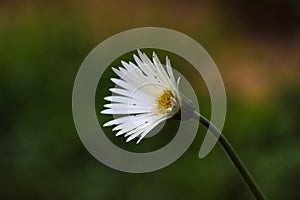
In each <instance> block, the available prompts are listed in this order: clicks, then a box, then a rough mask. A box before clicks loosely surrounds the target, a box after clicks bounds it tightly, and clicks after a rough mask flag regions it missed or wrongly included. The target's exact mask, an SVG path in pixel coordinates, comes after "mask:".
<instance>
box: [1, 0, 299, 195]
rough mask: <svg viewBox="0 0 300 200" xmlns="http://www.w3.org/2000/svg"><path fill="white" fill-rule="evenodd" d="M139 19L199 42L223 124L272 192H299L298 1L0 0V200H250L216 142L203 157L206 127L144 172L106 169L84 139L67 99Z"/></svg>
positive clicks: (138, 24)
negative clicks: (95, 59)
mask: <svg viewBox="0 0 300 200" xmlns="http://www.w3.org/2000/svg"><path fill="white" fill-rule="evenodd" d="M143 26H160V27H166V28H171V29H174V30H177V31H180V32H183V33H185V34H187V35H189V36H190V37H192V38H194V39H195V40H197V41H198V42H199V43H200V44H202V45H203V47H204V48H205V49H206V50H207V51H208V52H209V54H210V55H211V57H212V58H213V59H214V61H215V63H216V64H217V66H218V67H219V70H220V72H221V74H222V76H223V79H224V83H225V87H226V91H227V95H228V96H227V97H228V112H227V119H226V124H225V127H224V132H225V134H226V135H227V137H228V138H229V140H230V141H231V142H232V144H233V146H234V147H235V148H236V150H237V151H238V152H239V154H240V156H241V158H242V160H243V161H244V162H245V164H246V165H247V166H248V168H249V170H250V171H251V172H252V174H253V176H254V178H255V179H256V180H257V183H258V184H259V185H260V186H261V188H262V190H263V191H264V192H265V194H266V196H267V197H269V199H300V192H299V184H300V135H299V129H300V125H299V120H300V83H299V80H298V78H299V75H300V53H299V52H300V32H299V30H300V29H299V28H300V4H299V1H283V0H280V1H267V0H263V1H258V0H251V1H248V0H246V1H233V0H231V1H227V2H226V3H225V2H221V1H217V0H214V1H210V3H207V2H206V3H203V2H198V1H178V0H176V1H138V2H135V1H125V0H124V1H114V0H111V1H89V0H88V1H79V0H74V1H70V0H69V1H68V0H64V1H37V0H36V1H34V0H31V1H4V0H2V1H0V110H1V116H0V118H1V120H0V123H1V126H0V158H1V159H0V199H146V200H147V199H149V200H150V199H151V200H152V199H156V200H160V199H251V198H252V197H251V194H250V193H249V192H248V190H247V189H246V187H245V185H244V184H243V182H242V181H241V179H240V177H239V175H238V173H237V171H236V170H235V168H234V167H233V166H232V164H231V163H230V161H229V160H228V159H227V157H226V156H225V154H224V152H223V151H222V149H221V148H220V147H219V146H216V147H215V148H214V150H213V151H212V152H211V153H210V154H209V155H208V156H207V157H205V158H204V159H201V160H200V159H198V158H197V154H198V150H199V147H200V145H201V143H202V140H203V137H204V133H205V132H204V130H205V129H203V128H199V134H198V136H197V138H196V140H195V141H194V143H193V144H192V146H191V147H190V148H189V150H188V151H187V152H186V153H185V154H184V155H183V156H182V157H181V158H180V159H179V160H177V161H176V162H175V163H173V164H172V165H170V166H168V167H166V168H164V169H162V170H159V171H156V172H151V173H146V174H127V173H123V172H118V171H115V170H113V169H110V168H108V167H106V166H104V165H102V164H101V163H99V162H98V161H97V160H96V159H94V158H93V157H92V156H91V155H90V154H89V153H88V152H87V150H86V149H85V148H84V146H83V145H82V143H81V141H80V139H79V137H78V135H77V133H76V130H75V127H74V123H73V118H72V109H71V95H72V87H73V82H74V79H75V76H76V73H77V70H78V69H79V66H80V64H81V62H82V61H83V60H84V58H85V57H86V56H87V54H88V53H89V51H90V50H91V49H93V48H94V47H95V46H96V45H97V44H98V43H100V42H101V41H103V40H105V39H106V38H108V37H110V36H111V35H114V34H116V33H118V32H121V31H124V30H127V29H130V28H136V27H143ZM103 67H107V66H103ZM185 73H187V74H188V73H189V71H188V70H187V71H185ZM200 91H201V90H200ZM198 95H199V98H200V100H199V101H200V102H204V103H203V105H204V106H202V108H201V110H203V112H204V113H205V112H207V114H208V115H209V102H207V103H206V101H207V100H206V97H205V95H204V94H203V95H202V94H201V92H200V93H199V94H198ZM202 96H203V99H202V101H201V97H202ZM205 105H207V106H205ZM205 114H206V113H205ZM112 138H113V137H112ZM149 140H150V139H149Z"/></svg>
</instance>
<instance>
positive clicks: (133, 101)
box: [101, 50, 194, 144]
mask: <svg viewBox="0 0 300 200" xmlns="http://www.w3.org/2000/svg"><path fill="white" fill-rule="evenodd" d="M137 52H138V56H137V55H135V54H134V55H133V58H134V60H135V63H133V62H129V63H127V62H124V61H121V63H122V65H123V66H122V67H119V68H118V69H117V68H112V70H113V71H114V72H115V73H116V74H117V75H118V76H119V78H111V81H112V82H113V83H115V84H116V87H115V88H110V89H109V90H110V91H111V92H112V96H108V97H105V98H104V99H105V100H107V101H110V103H109V104H105V105H104V107H105V108H106V109H105V110H103V111H101V113H102V114H112V115H115V119H113V120H111V121H109V122H107V123H105V124H104V125H103V126H104V127H107V126H113V125H114V126H115V127H114V128H113V129H112V130H113V131H117V133H116V136H120V135H124V136H125V137H127V139H126V142H129V141H131V140H133V139H134V138H138V140H137V144H138V143H139V142H140V141H141V140H142V139H143V138H144V137H145V136H146V135H147V134H148V133H149V132H150V131H151V130H152V129H154V128H155V127H156V126H157V125H158V124H160V123H161V122H163V121H166V120H167V119H170V118H172V117H174V116H175V115H176V116H178V115H177V114H178V113H179V112H180V111H181V112H182V111H185V112H183V113H184V114H185V115H184V116H185V117H184V118H189V117H188V115H189V114H190V113H193V111H194V107H193V105H192V103H191V102H190V101H189V100H188V99H187V98H186V97H184V96H183V95H182V94H181V93H180V92H179V81H180V77H178V79H177V80H175V77H174V74H173V71H172V67H171V63H170V59H169V58H168V57H166V65H165V66H164V65H163V64H162V63H161V62H160V60H159V58H158V57H157V55H156V54H155V53H154V52H153V58H152V61H151V60H150V59H149V58H148V56H147V55H146V54H145V53H143V52H141V51H140V50H137ZM183 108H184V109H183ZM187 114H188V115H187ZM182 116H183V115H182V114H181V118H182Z"/></svg>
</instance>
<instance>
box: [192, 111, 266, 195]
mask: <svg viewBox="0 0 300 200" xmlns="http://www.w3.org/2000/svg"><path fill="white" fill-rule="evenodd" d="M193 118H194V119H196V120H198V121H200V123H201V124H203V125H204V126H205V127H206V128H207V129H208V130H210V132H212V133H213V134H214V136H215V137H216V138H218V142H219V144H220V145H221V146H222V148H223V150H224V151H225V152H226V154H227V155H228V157H229V158H230V160H231V161H232V163H233V165H234V166H235V167H236V169H237V170H238V172H239V174H240V175H241V177H242V179H243V180H244V182H245V184H246V185H247V187H248V189H249V190H250V191H251V193H252V194H253V196H254V197H255V198H256V199H258V200H265V199H266V197H265V195H264V194H263V193H262V191H261V190H260V188H259V187H258V185H257V184H256V182H255V181H254V179H253V178H252V176H251V174H250V173H249V171H248V169H247V168H246V166H245V165H244V163H243V162H242V161H241V159H240V158H239V156H238V154H237V153H236V151H235V150H234V149H233V147H232V146H231V144H230V142H229V141H228V140H227V139H226V137H225V136H224V135H223V134H221V132H220V131H219V130H218V128H216V127H215V126H214V125H213V124H212V123H211V122H210V121H209V120H208V119H206V118H205V117H204V116H202V115H200V114H199V113H198V112H196V111H194V114H193Z"/></svg>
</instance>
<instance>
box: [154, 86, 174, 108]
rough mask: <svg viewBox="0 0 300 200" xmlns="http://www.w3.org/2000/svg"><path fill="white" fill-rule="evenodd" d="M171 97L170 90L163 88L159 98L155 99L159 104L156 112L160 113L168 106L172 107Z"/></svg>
mask: <svg viewBox="0 0 300 200" xmlns="http://www.w3.org/2000/svg"><path fill="white" fill-rule="evenodd" d="M171 97H174V96H173V94H172V92H171V90H168V89H165V90H164V91H163V93H162V94H161V95H160V96H159V98H158V99H157V100H156V101H157V103H158V105H159V110H158V112H159V113H160V114H163V113H165V112H166V110H167V109H168V108H171V107H172V102H171V99H170V98H171Z"/></svg>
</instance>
